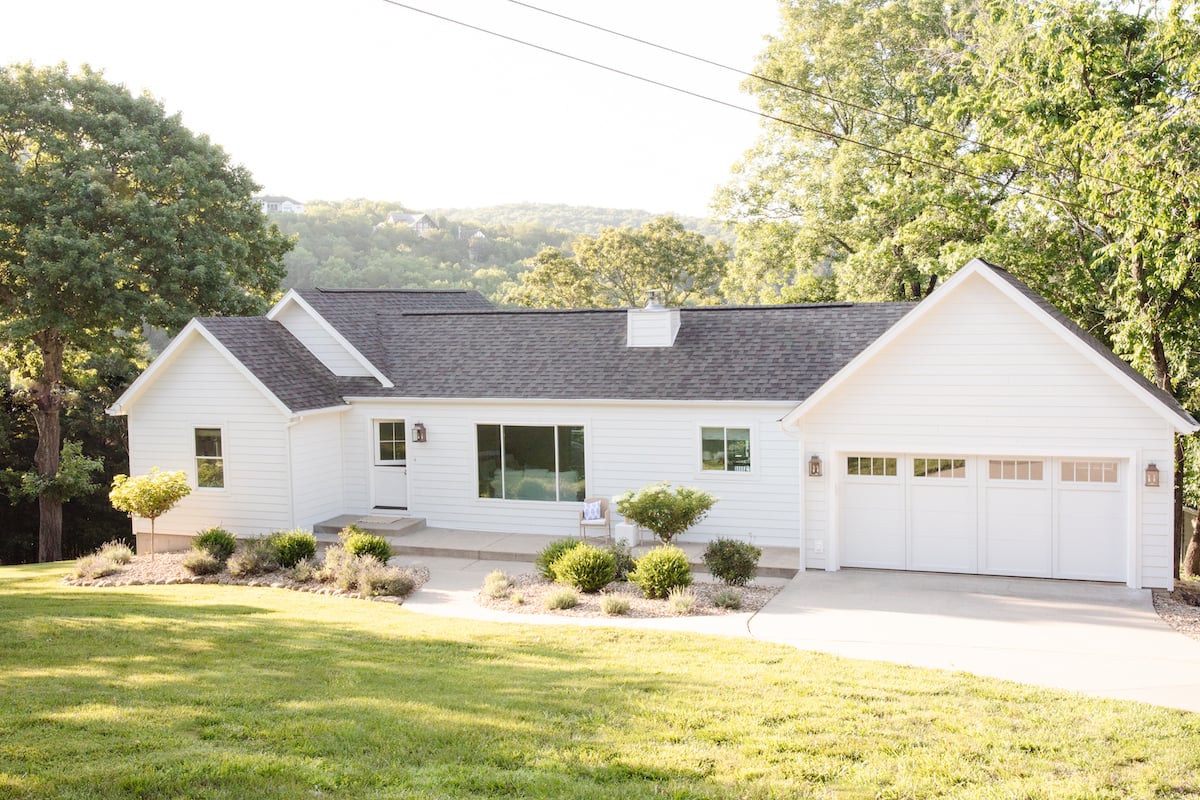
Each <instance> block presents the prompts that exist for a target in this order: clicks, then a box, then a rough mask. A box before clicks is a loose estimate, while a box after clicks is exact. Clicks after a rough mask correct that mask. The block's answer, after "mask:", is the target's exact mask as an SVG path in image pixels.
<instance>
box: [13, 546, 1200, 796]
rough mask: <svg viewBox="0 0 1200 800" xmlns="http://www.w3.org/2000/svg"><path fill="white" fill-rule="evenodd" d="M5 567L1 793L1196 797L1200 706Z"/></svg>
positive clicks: (664, 639) (695, 642) (674, 638)
mask: <svg viewBox="0 0 1200 800" xmlns="http://www.w3.org/2000/svg"><path fill="white" fill-rule="evenodd" d="M65 572H66V567H65V566H64V565H50V566H30V567H5V568H0V797H4V798H8V797H12V798H29V797H55V798H59V797H61V798H108V797H136V798H173V797H194V798H252V799H253V800H265V799H266V798H285V797H286V798H298V797H300V798H303V797H353V798H442V797H446V798H450V797H454V798H477V797H480V798H482V797H496V798H499V797H504V798H512V797H527V798H614V799H615V798H641V797H646V798H649V797H673V798H718V797H720V798H725V797H737V798H795V797H838V798H853V797H884V798H927V797H964V798H967V797H970V798H991V797H994V798H1001V797H1004V798H1010V797H1020V798H1059V797H1064V798H1065V797H1101V798H1103V797H1112V798H1117V797H1122V798H1123V797H1200V715H1197V714H1189V713H1186V712H1177V711H1170V710H1164V709H1158V708H1154V707H1150V706H1143V705H1139V704H1135V703H1122V702H1115V701H1102V700H1091V699H1084V698H1080V697H1077V696H1073V695H1068V694H1064V693H1058V692H1051V691H1045V690H1038V689H1034V688H1028V687H1024V686H1020V685H1016V684H1011V683H1005V682H1001V681H995V680H983V679H977V678H973V677H970V676H966V675H962V674H951V673H944V672H936V671H929V670H919V669H908V668H902V667H896V666H891V665H881V664H874V663H865V662H856V661H851V660H847V659H839V658H834V657H830V656H824V655H817V654H809V653H803V652H798V651H794V650H791V649H788V648H785V647H781V646H775V645H768V644H760V643H754V642H750V641H745V640H727V639H719V638H706V637H697V636H688V635H674V634H666V633H657V632H639V631H628V630H609V629H602V628H600V629H597V628H572V627H562V628H555V627H545V626H526V625H519V624H512V625H492V624H481V623H472V622H462V621H454V620H445V619H439V618H434V617H425V616H421V615H417V614H413V613H410V612H407V611H405V610H403V609H402V608H397V607H395V606H392V605H390V604H377V603H365V602H360V601H352V600H344V599H337V598H330V597H322V596H315V595H309V594H302V593H296V592H285V591H280V590H271V589H253V588H246V587H224V586H205V585H195V586H162V587H129V588H123V589H109V590H98V589H74V588H70V587H66V586H64V585H62V584H61V583H59V579H60V578H61V576H62V575H63V574H64V573H65Z"/></svg>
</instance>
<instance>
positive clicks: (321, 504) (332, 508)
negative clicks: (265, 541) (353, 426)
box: [290, 414, 345, 529]
mask: <svg viewBox="0 0 1200 800" xmlns="http://www.w3.org/2000/svg"><path fill="white" fill-rule="evenodd" d="M341 416H342V415H341V414H317V415H315V416H311V417H302V418H301V419H300V420H299V421H298V422H297V423H296V424H295V425H293V426H292V427H291V429H290V430H291V459H292V486H293V490H294V492H295V509H294V514H295V523H294V524H295V525H296V527H300V528H308V529H311V528H312V527H313V525H315V524H316V523H318V522H323V521H325V520H327V519H329V518H330V517H335V516H337V515H338V514H341V513H342V509H343V507H344V505H345V503H344V500H343V492H342V484H343V482H344V481H343V477H342V421H341Z"/></svg>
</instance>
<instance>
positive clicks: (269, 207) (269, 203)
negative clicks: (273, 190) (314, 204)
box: [254, 195, 304, 214]
mask: <svg viewBox="0 0 1200 800" xmlns="http://www.w3.org/2000/svg"><path fill="white" fill-rule="evenodd" d="M254 200H255V201H256V202H257V203H258V204H259V205H260V206H262V210H263V213H264V214H303V213H304V203H301V202H300V201H299V200H293V199H292V198H290V197H282V196H277V195H264V196H263V197H255V198H254Z"/></svg>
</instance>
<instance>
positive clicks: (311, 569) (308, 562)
mask: <svg viewBox="0 0 1200 800" xmlns="http://www.w3.org/2000/svg"><path fill="white" fill-rule="evenodd" d="M319 572H320V568H319V567H318V566H317V564H316V563H315V562H314V561H313V560H312V559H310V558H302V559H300V560H299V561H297V562H296V563H295V564H293V565H292V580H294V581H299V582H300V583H307V582H309V581H312V580H318V578H317V574H318V573H319Z"/></svg>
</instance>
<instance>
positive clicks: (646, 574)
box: [629, 544, 692, 597]
mask: <svg viewBox="0 0 1200 800" xmlns="http://www.w3.org/2000/svg"><path fill="white" fill-rule="evenodd" d="M629 580H631V581H633V582H634V583H636V584H637V585H638V588H640V589H641V590H642V594H644V595H645V596H646V597H666V596H667V593H668V592H670V591H671V590H672V589H674V588H676V587H678V586H691V585H692V568H691V567H690V566H688V560H687V554H685V553H684V552H683V551H682V550H680V549H679V548H678V547H675V546H674V545H670V544H664V545H660V546H659V547H656V548H654V549H653V550H651V551H650V552H648V553H646V554H645V555H644V556H642V557H641V558H639V559H638V560H637V566H636V567H635V568H634V570H633V572H631V573H629Z"/></svg>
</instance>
